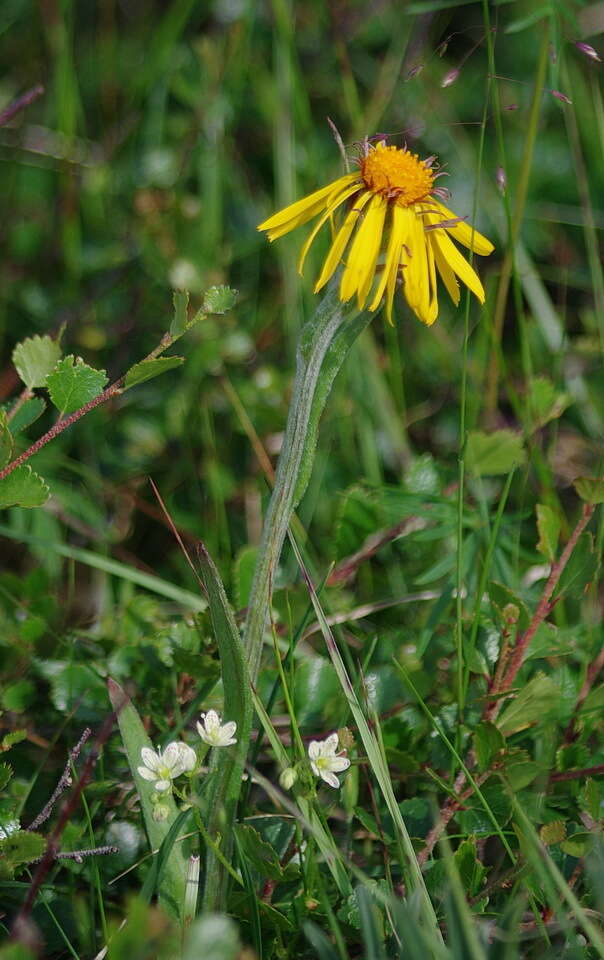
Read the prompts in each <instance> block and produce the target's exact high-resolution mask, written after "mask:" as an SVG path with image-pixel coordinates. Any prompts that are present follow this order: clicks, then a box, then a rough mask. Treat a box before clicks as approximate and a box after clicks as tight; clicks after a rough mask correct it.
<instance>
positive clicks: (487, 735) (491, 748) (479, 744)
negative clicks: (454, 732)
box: [474, 720, 505, 772]
mask: <svg viewBox="0 0 604 960" xmlns="http://www.w3.org/2000/svg"><path fill="white" fill-rule="evenodd" d="M504 747H505V740H504V738H503V734H502V733H501V731H500V730H498V729H497V727H496V726H495V724H493V723H489V722H488V721H486V720H485V721H483V723H479V724H478V726H477V727H476V730H475V732H474V750H475V751H476V760H477V762H478V769H479V770H480V771H481V772H482V771H484V770H488V768H489V767H490V766H491V762H492V761H493V759H494V758H495V757H496V756H497V755H498V754H499V753H500V751H501V750H503V748H504Z"/></svg>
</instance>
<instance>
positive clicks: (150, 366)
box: [124, 357, 185, 390]
mask: <svg viewBox="0 0 604 960" xmlns="http://www.w3.org/2000/svg"><path fill="white" fill-rule="evenodd" d="M184 362H185V358H184V357H156V358H155V360H142V361H141V363H135V364H134V366H133V367H130V369H129V370H128V373H127V374H126V379H125V381H124V385H125V387H126V389H127V390H129V389H130V387H135V386H136V385H137V384H139V383H144V382H145V381H146V380H152V379H153V378H154V377H159V375H160V374H162V373H166V372H167V371H168V370H175V369H176V367H180V366H181V364H183V363H184Z"/></svg>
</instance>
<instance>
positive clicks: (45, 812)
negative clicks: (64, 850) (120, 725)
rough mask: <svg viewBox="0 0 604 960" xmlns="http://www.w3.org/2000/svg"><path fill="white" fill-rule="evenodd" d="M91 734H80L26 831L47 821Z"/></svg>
mask: <svg viewBox="0 0 604 960" xmlns="http://www.w3.org/2000/svg"><path fill="white" fill-rule="evenodd" d="M91 733H92V730H91V729H90V727H86V729H85V730H84V732H83V733H82V736H81V737H80V739H79V740H78V742H77V743H76V745H75V747H73V748H72V749H71V750H70V751H69V756H68V758H67V763H66V764H65V769H64V770H63V773H62V774H61V777H60V779H59V782H58V783H57V785H56V787H55V789H54V790H53V793H52V796H51V798H50V800H49V801H48V803H47V804H45V806H44V807H43V808H42V810H40V813H39V814H38V816H37V817H36V818H35V819H34V820H32V822H31V823H30V825H29V826H28V827H26V829H27V830H37V829H38V827H39V826H41V825H42V824H43V823H45V822H46V821H47V820H48V818H49V816H50V815H51V813H52V810H53V807H54V805H55V803H56V802H57V800H58V799H59V797H60V796H61V794H62V793H64V792H65V790H67V788H68V787H70V786H71V784H72V783H73V780H72V777H71V768H72V765H73V764H74V763H75V762H76V760H77V759H78V757H79V755H80V752H81V750H82V747H83V746H84V744H85V743H86V741H87V740H88V738H89V737H90V735H91ZM40 859H42V858H40ZM34 862H36V861H34Z"/></svg>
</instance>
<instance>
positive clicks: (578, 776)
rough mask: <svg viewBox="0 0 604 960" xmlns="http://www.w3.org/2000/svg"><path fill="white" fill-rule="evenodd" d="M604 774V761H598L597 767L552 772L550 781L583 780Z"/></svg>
mask: <svg viewBox="0 0 604 960" xmlns="http://www.w3.org/2000/svg"><path fill="white" fill-rule="evenodd" d="M602 774H604V763H598V764H597V765H596V766H595V767H582V768H581V769H580V770H562V771H560V772H556V773H551V774H550V777H549V780H550V783H561V782H562V781H563V780H582V779H584V778H585V777H599V776H601V775H602Z"/></svg>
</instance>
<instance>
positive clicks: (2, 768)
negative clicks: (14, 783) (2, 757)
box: [0, 763, 13, 790]
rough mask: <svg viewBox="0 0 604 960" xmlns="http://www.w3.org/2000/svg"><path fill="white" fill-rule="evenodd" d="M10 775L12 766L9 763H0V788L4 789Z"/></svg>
mask: <svg viewBox="0 0 604 960" xmlns="http://www.w3.org/2000/svg"><path fill="white" fill-rule="evenodd" d="M12 775H13V768H12V767H11V765H10V763H0V790H4V788H5V786H6V785H7V783H8V781H9V780H10V778H11V777H12Z"/></svg>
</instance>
